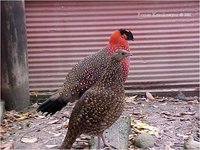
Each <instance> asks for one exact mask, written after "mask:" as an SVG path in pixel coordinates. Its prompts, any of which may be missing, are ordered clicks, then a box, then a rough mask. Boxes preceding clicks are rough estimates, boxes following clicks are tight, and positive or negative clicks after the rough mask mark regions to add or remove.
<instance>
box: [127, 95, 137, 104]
mask: <svg viewBox="0 0 200 150" xmlns="http://www.w3.org/2000/svg"><path fill="white" fill-rule="evenodd" d="M136 97H137V95H135V96H131V97H127V98H126V102H128V103H133V102H134V100H135V99H136Z"/></svg>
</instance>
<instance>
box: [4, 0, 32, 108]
mask: <svg viewBox="0 0 200 150" xmlns="http://www.w3.org/2000/svg"><path fill="white" fill-rule="evenodd" d="M1 21H2V24H1V33H2V36H1V94H2V95H1V99H3V100H5V107H6V109H7V110H11V109H15V110H22V109H24V108H26V107H27V106H28V105H29V104H30V97H29V85H28V61H27V40H26V26H25V10H24V1H2V2H1Z"/></svg>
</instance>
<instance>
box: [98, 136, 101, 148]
mask: <svg viewBox="0 0 200 150" xmlns="http://www.w3.org/2000/svg"><path fill="white" fill-rule="evenodd" d="M100 149H101V137H100V136H98V145H97V150H100Z"/></svg>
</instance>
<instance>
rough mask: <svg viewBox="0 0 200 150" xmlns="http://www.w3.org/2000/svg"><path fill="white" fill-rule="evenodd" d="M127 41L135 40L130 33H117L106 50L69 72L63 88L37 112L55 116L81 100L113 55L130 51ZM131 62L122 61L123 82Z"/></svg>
mask: <svg viewBox="0 0 200 150" xmlns="http://www.w3.org/2000/svg"><path fill="white" fill-rule="evenodd" d="M123 36H126V37H123ZM127 40H133V35H132V33H131V32H130V31H127V30H123V29H121V30H117V31H115V32H114V33H113V34H112V35H111V37H110V40H109V44H108V45H107V46H106V47H105V48H104V49H102V50H100V51H98V52H96V53H95V54H92V55H90V56H88V57H86V58H85V59H83V60H82V61H80V62H79V63H78V64H77V65H75V66H74V67H73V68H72V70H71V71H69V73H68V75H67V77H66V80H65V82H64V84H63V86H62V87H61V88H60V89H59V90H58V91H57V92H56V93H55V94H53V95H52V96H51V97H50V98H49V99H48V100H47V101H45V102H44V103H43V104H41V105H40V106H39V107H38V109H37V111H41V112H43V113H45V112H46V115H48V114H50V115H53V114H54V113H56V112H57V111H59V110H61V109H62V108H63V107H64V106H65V105H66V104H67V103H68V102H74V101H75V100H77V99H79V98H80V97H81V96H82V95H83V93H84V92H85V91H86V90H87V89H89V88H90V87H91V86H92V85H94V84H95V83H96V82H97V81H98V80H99V79H100V77H101V76H102V73H103V71H104V70H105V68H106V66H107V63H108V62H109V61H110V59H111V55H112V54H113V53H115V52H116V51H118V50H120V49H124V50H126V51H130V49H129V46H128V42H127ZM129 61H130V60H129V57H126V58H124V59H123V60H122V61H121V65H120V66H121V69H122V70H121V72H122V78H123V82H124V81H125V80H126V78H127V75H128V71H129Z"/></svg>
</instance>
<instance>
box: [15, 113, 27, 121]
mask: <svg viewBox="0 0 200 150" xmlns="http://www.w3.org/2000/svg"><path fill="white" fill-rule="evenodd" d="M28 118H29V114H28V113H26V114H22V115H21V116H20V117H19V118H18V119H17V120H18V121H22V120H25V119H28Z"/></svg>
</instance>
